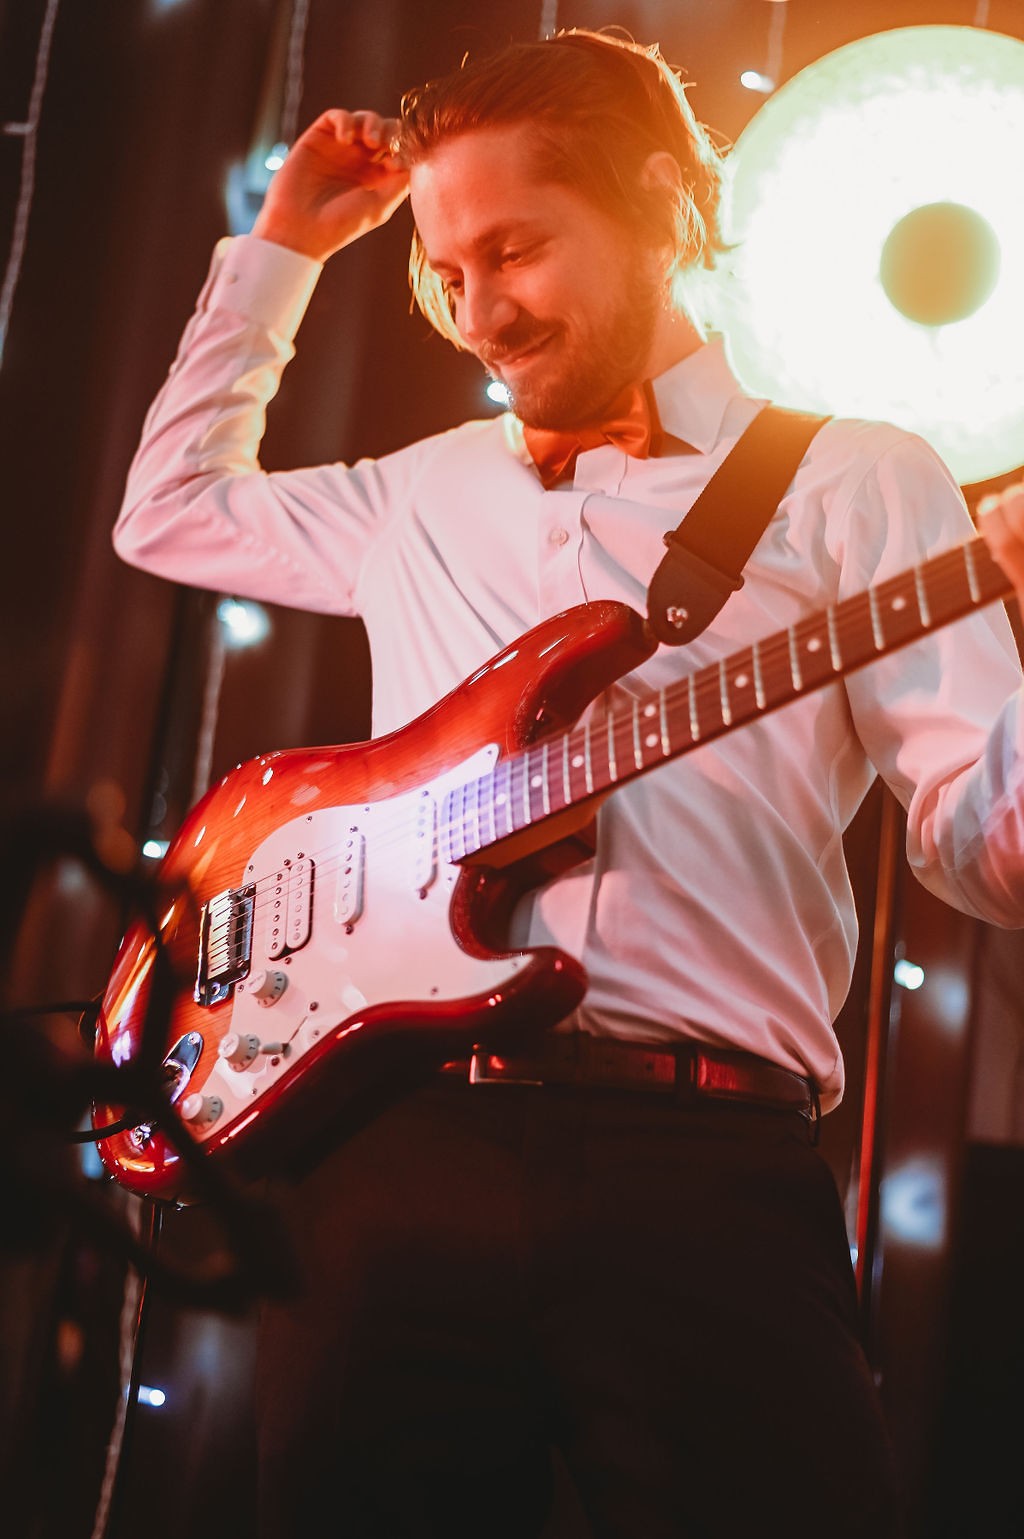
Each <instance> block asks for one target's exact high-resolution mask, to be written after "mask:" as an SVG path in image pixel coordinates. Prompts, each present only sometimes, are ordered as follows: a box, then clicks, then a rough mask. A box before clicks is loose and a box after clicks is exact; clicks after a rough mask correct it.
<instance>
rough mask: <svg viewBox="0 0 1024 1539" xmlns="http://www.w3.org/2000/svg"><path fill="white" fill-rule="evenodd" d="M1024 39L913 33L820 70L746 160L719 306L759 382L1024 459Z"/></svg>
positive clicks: (962, 461)
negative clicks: (730, 251) (1023, 343)
mask: <svg viewBox="0 0 1024 1539" xmlns="http://www.w3.org/2000/svg"><path fill="white" fill-rule="evenodd" d="M1022 187H1024V42H1021V41H1019V40H1018V39H1016V38H1011V37H1006V36H1003V35H1002V34H1000V33H995V32H987V31H984V30H982V29H980V28H976V27H905V28H901V29H898V30H895V31H892V32H883V33H878V34H875V35H874V36H872V37H867V38H862V39H861V40H860V41H859V42H855V43H851V44H848V45H847V46H846V47H844V48H840V49H837V50H836V51H835V52H834V53H831V54H827V55H826V56H825V57H824V58H822V59H819V60H817V61H816V62H815V63H814V64H811V65H809V66H808V67H807V68H806V69H804V70H801V71H800V73H799V74H797V75H795V76H794V77H793V78H792V79H791V80H789V81H788V82H787V83H786V84H785V85H783V86H782V87H781V88H780V90H779V91H777V92H776V94H775V95H774V96H773V97H771V98H770V99H769V100H768V101H767V102H766V103H765V104H764V106H763V107H761V108H760V109H759V110H758V112H757V113H756V114H755V116H754V117H753V119H752V120H751V121H750V123H749V124H748V125H747V127H746V128H745V129H744V130H743V132H742V133H741V134H740V136H739V138H738V139H737V141H736V144H735V146H734V148H733V150H732V153H731V155H730V156H729V159H728V170H727V178H726V197H725V233H726V237H727V239H728V240H729V241H731V242H734V243H736V249H735V250H734V251H733V252H732V253H731V255H730V256H729V257H728V258H727V260H726V263H725V265H724V268H723V271H722V277H721V282H720V283H719V284H718V285H717V293H716V297H715V299H714V300H713V314H712V321H713V323H714V324H715V325H716V326H717V327H718V328H719V329H720V330H721V331H723V332H724V334H725V338H726V344H727V347H728V351H729V355H730V358H731V360H732V363H733V367H734V368H735V370H736V372H737V374H738V375H739V377H740V379H741V380H742V381H743V382H744V384H745V385H746V386H747V387H748V388H749V389H750V390H752V391H753V392H754V393H756V394H759V395H765V396H771V397H773V398H774V399H775V400H776V401H778V402H779V403H780V404H784V405H790V406H796V407H800V408H802V409H804V410H810V411H819V412H831V413H834V414H836V415H841V416H857V417H875V418H884V419H887V420H889V421H891V422H896V423H898V424H899V425H900V426H901V427H905V428H909V429H910V430H911V431H913V432H917V433H920V434H921V435H922V437H924V438H926V439H928V440H929V442H930V443H932V444H933V445H934V447H935V448H936V449H937V450H938V452H939V453H940V454H941V455H942V457H943V458H944V459H945V460H946V462H947V464H948V465H949V466H950V468H951V470H952V471H953V473H954V475H956V476H957V478H958V480H959V481H960V482H961V484H962V485H968V484H970V483H974V482H978V481H983V480H988V479H990V478H992V477H994V476H998V475H1001V474H1003V473H1004V472H1007V471H1011V470H1015V469H1016V468H1017V467H1018V466H1020V465H1021V464H1022V463H1024V346H1022V337H1024V325H1022V323H1024V197H1022V195H1021V188H1022Z"/></svg>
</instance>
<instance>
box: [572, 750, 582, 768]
mask: <svg viewBox="0 0 1024 1539" xmlns="http://www.w3.org/2000/svg"><path fill="white" fill-rule="evenodd" d="M572 767H573V769H582V768H583V755H582V754H581V753H574V754H573V756H572Z"/></svg>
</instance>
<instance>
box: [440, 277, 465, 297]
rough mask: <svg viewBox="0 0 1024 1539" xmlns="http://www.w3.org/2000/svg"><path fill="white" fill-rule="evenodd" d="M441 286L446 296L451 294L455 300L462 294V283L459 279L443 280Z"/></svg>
mask: <svg viewBox="0 0 1024 1539" xmlns="http://www.w3.org/2000/svg"><path fill="white" fill-rule="evenodd" d="M442 286H443V288H444V291H445V293H446V294H452V295H454V296H455V297H456V298H457V297H458V296H459V295H460V294H461V293H462V288H463V283H462V279H461V278H445V279H444V280H443V283H442Z"/></svg>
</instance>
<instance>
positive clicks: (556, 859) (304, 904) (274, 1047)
mask: <svg viewBox="0 0 1024 1539" xmlns="http://www.w3.org/2000/svg"><path fill="white" fill-rule="evenodd" d="M652 650H653V644H652V642H651V641H650V640H649V639H648V638H647V636H646V635H645V633H644V629H643V625H642V622H641V621H640V619H639V617H638V616H637V615H636V614H634V613H633V611H632V610H630V609H628V608H626V607H625V606H623V605H619V604H612V603H600V604H592V605H584V606H581V607H580V608H579V609H576V610H571V611H568V612H567V613H566V614H564V615H559V616H556V617H555V618H554V619H552V620H550V621H547V622H545V623H544V624H543V625H541V626H538V627H537V628H536V629H535V630H533V631H531V632H529V633H528V635H527V636H525V637H523V638H521V640H520V641H519V642H518V643H517V644H516V645H515V646H514V647H509V648H507V649H506V650H505V651H504V652H501V653H499V654H498V655H497V656H496V657H495V658H493V659H492V660H491V661H490V662H489V663H487V664H486V665H484V667H482V668H481V669H479V670H478V671H477V672H476V673H475V674H473V675H472V676H471V677H470V678H469V679H468V680H466V681H465V682H464V683H463V684H461V685H460V686H459V687H458V688H457V689H456V690H455V691H453V692H452V694H450V695H448V696H447V697H446V698H445V699H444V700H443V701H442V702H441V703H440V704H439V705H437V706H435V707H434V708H432V709H431V710H430V711H428V712H427V713H426V714H424V715H423V716H421V717H420V718H418V719H417V720H416V721H415V722H413V723H411V724H410V725H409V726H408V727H406V728H403V729H402V730H401V731H399V732H396V733H392V734H390V735H389V736H387V737H383V738H379V739H376V740H374V741H371V742H367V743H360V744H354V745H350V746H341V747H328V748H314V749H303V750H299V749H295V750H286V751H283V752H278V753H271V754H267V755H266V756H261V757H259V758H256V759H253V760H250V761H249V762H247V763H245V764H242V765H240V766H238V767H237V768H236V769H234V770H233V771H231V772H230V773H229V774H228V775H226V776H225V777H224V779H223V780H222V781H221V782H220V783H219V784H218V785H217V786H215V787H214V788H213V789H212V790H211V791H210V792H209V793H208V794H207V795H206V796H205V797H204V798H203V799H202V800H201V801H200V802H199V803H198V804H197V806H196V807H195V808H194V809H193V810H192V812H191V813H190V814H189V816H188V818H187V820H186V821H185V823H184V825H183V826H182V828H181V830H180V832H179V833H178V835H177V837H176V838H175V840H174V841H173V843H172V844H171V846H170V848H169V849H168V852H167V855H166V856H165V858H164V861H163V863H162V865H161V868H160V873H159V880H158V884H157V889H156V893H155V896H154V902H153V908H154V911H155V915H157V916H158V917H155V918H154V921H153V923H152V924H150V923H147V922H145V921H144V920H142V919H139V920H137V921H135V922H134V923H133V924H132V926H131V928H130V929H129V931H128V933H127V934H126V935H125V938H124V940H123V942H122V944H121V947H120V950H119V952H118V955H117V958H116V961H115V964H114V968H113V971H112V975H111V978H110V982H109V984H108V987H107V989H106V991H105V994H104V997H103V1002H102V1009H101V1013H100V1020H99V1030H98V1034H97V1043H96V1052H97V1056H98V1057H99V1059H100V1060H101V1062H104V1063H106V1064H107V1065H109V1066H110V1067H111V1068H112V1069H115V1070H116V1069H121V1070H123V1071H124V1073H125V1081H126V1085H128V1084H131V1086H132V1091H131V1095H130V1096H129V1094H128V1091H127V1089H126V1092H125V1099H126V1101H127V1100H129V1099H130V1100H131V1101H132V1104H133V1105H135V1106H138V1107H139V1108H140V1121H139V1123H138V1125H136V1126H134V1127H132V1128H130V1129H127V1130H125V1131H119V1132H114V1133H112V1134H110V1135H109V1136H108V1137H106V1138H104V1139H102V1140H101V1141H100V1142H99V1145H98V1147H99V1150H100V1155H101V1157H102V1159H103V1162H104V1164H105V1166H106V1168H107V1169H108V1171H109V1172H110V1173H111V1174H112V1175H113V1176H114V1177H115V1178H116V1179H117V1180H118V1181H119V1182H120V1183H121V1184H122V1185H123V1186H125V1187H127V1188H128V1189H129V1190H131V1191H133V1192H135V1193H136V1194H139V1195H144V1196H147V1197H155V1198H161V1199H169V1200H173V1201H188V1200H191V1198H192V1197H193V1196H194V1195H196V1194H195V1192H194V1190H193V1188H194V1186H195V1184H196V1183H195V1181H194V1178H193V1177H192V1175H191V1174H190V1169H191V1166H192V1165H193V1164H194V1163H195V1161H194V1160H193V1159H185V1158H183V1155H182V1148H183V1146H184V1147H185V1148H186V1149H187V1148H188V1147H189V1146H190V1145H196V1146H198V1147H199V1149H201V1151H202V1153H203V1154H204V1155H206V1156H208V1157H209V1158H210V1159H212V1160H214V1161H215V1162H217V1163H218V1164H219V1163H222V1162H223V1164H224V1165H225V1168H226V1169H230V1170H231V1171H232V1172H237V1173H238V1174H240V1175H241V1176H242V1177H244V1178H251V1177H254V1176H257V1175H260V1174H264V1173H266V1172H268V1171H270V1170H273V1169H275V1168H279V1167H280V1166H281V1165H282V1164H283V1163H287V1161H288V1160H289V1159H290V1158H291V1156H292V1155H293V1154H295V1155H300V1156H301V1155H302V1154H303V1153H304V1152H306V1151H309V1150H310V1149H313V1148H315V1147H316V1145H317V1141H318V1139H319V1138H320V1137H321V1136H327V1137H331V1136H343V1133H344V1128H345V1125H346V1121H347V1120H348V1121H350V1122H351V1123H353V1124H354V1123H355V1122H357V1121H358V1120H359V1119H360V1118H361V1117H363V1116H365V1115H366V1114H367V1111H368V1110H369V1111H371V1112H372V1109H373V1107H374V1106H375V1105H376V1104H378V1103H379V1102H380V1101H381V1100H382V1099H383V1100H386V1099H387V1097H388V1096H389V1095H394V1094H396V1093H401V1091H402V1089H403V1088H405V1087H406V1086H408V1085H410V1084H412V1083H415V1082H416V1078H417V1076H419V1077H421V1078H422V1076H423V1075H424V1074H425V1073H429V1072H431V1071H432V1070H433V1069H436V1068H439V1067H440V1066H441V1065H442V1064H443V1063H444V1062H446V1061H448V1060H449V1059H451V1058H455V1057H461V1056H466V1055H468V1054H469V1053H470V1052H471V1051H472V1049H473V1047H474V1046H475V1045H476V1044H478V1043H486V1044H487V1045H488V1046H491V1047H494V1048H497V1049H500V1048H501V1046H502V1045H503V1044H505V1043H508V1042H513V1041H521V1040H522V1039H523V1036H524V1034H527V1033H529V1032H532V1031H540V1030H543V1029H545V1028H547V1027H549V1026H551V1025H553V1024H555V1023H556V1022H557V1021H559V1020H561V1019H563V1018H564V1017H565V1016H566V1015H567V1014H568V1013H569V1012H570V1011H572V1010H573V1009H574V1008H575V1006H576V1005H577V1004H578V1003H579V1001H580V999H581V998H582V996H583V993H584V990H585V988H586V977H585V974H584V972H583V969H582V967H581V965H580V964H579V962H577V961H576V960H574V959H573V958H570V957H568V956H567V955H565V954H564V953H562V952H559V951H557V950H556V949H554V948H551V947H545V948H539V949H535V950H532V951H515V950H511V949H509V948H508V944H507V938H506V937H507V922H508V918H509V916H510V914H511V911H512V908H513V907H514V905H515V902H516V901H517V900H518V898H519V897H520V896H521V895H522V894H523V893H524V892H525V891H527V890H528V889H529V888H530V887H531V886H534V885H536V884H537V883H538V882H539V881H542V880H544V879H545V878H546V877H548V876H550V875H552V874H553V873H554V872H555V871H557V870H559V869H565V868H566V867H567V866H568V865H570V864H572V863H574V862H577V861H579V860H581V859H584V858H586V856H587V855H588V854H589V853H590V852H591V849H592V844H591V843H589V842H588V840H587V837H586V828H587V826H588V825H589V824H590V822H591V821H592V816H593V810H594V808H593V803H592V802H590V803H587V802H584V803H582V804H581V805H579V806H576V807H573V808H572V809H570V810H567V811H566V812H565V813H564V814H562V815H560V816H558V817H555V818H552V819H549V820H547V821H546V822H545V823H544V824H543V826H542V827H541V828H539V829H532V830H530V833H529V837H525V838H524V837H522V836H516V837H514V838H512V839H509V840H506V841H505V842H504V844H503V843H501V842H500V841H499V842H498V843H497V844H496V845H495V844H492V845H491V847H490V848H488V849H485V850H481V851H478V852H477V853H476V854H474V855H473V856H471V857H467V858H465V859H460V860H458V861H455V860H449V859H446V858H445V855H444V849H445V839H444V838H443V837H442V835H443V832H444V828H443V819H444V818H446V817H449V816H450V810H451V806H452V802H451V798H450V797H449V793H450V792H452V791H453V790H454V791H455V792H456V793H457V792H458V788H459V787H461V786H463V785H465V784H467V783H473V782H474V781H475V779H476V777H479V776H481V775H483V774H485V773H486V772H487V771H489V770H490V769H492V768H493V767H494V765H495V764H496V763H498V762H499V761H500V760H502V759H503V758H505V757H506V756H509V755H513V754H515V753H517V752H518V751H520V750H521V749H522V748H523V747H524V745H527V744H529V743H530V742H531V741H532V740H533V739H534V738H536V737H537V736H539V735H542V734H544V733H547V732H549V731H550V730H552V729H553V728H559V727H564V726H566V725H567V724H569V723H571V722H572V721H574V720H575V718H576V717H577V716H578V715H579V714H580V712H581V711H582V710H583V709H584V708H585V706H586V705H587V704H588V703H589V702H590V701H591V700H592V699H593V697H594V696H595V695H596V694H597V693H599V691H600V690H601V689H603V688H605V687H606V686H607V685H608V684H609V683H611V682H612V681H613V680H614V679H616V678H617V677H619V676H620V675H621V674H622V673H624V672H626V671H627V670H628V669H630V668H632V667H635V666H637V664H638V663H639V662H640V661H642V660H643V659H644V658H645V657H647V656H649V655H650V653H651V651H652ZM446 797H448V798H449V799H448V801H447V802H446ZM459 805H460V806H461V810H462V816H465V815H466V810H465V807H464V805H463V804H459ZM446 809H447V810H446ZM471 810H472V809H470V811H471ZM147 1068H148V1069H149V1070H150V1074H149V1078H148V1079H146V1078H145V1076H144V1075H142V1074H140V1071H144V1070H146V1069H147ZM133 1073H134V1075H135V1078H132V1074H133ZM114 1078H115V1079H116V1074H115V1075H114ZM140 1078H141V1082H142V1083H143V1084H149V1085H150V1086H151V1087H152V1086H157V1085H159V1086H161V1087H162V1088H159V1089H156V1090H155V1091H153V1092H152V1093H151V1094H146V1095H145V1096H144V1098H142V1099H140V1098H139V1097H138V1094H137V1091H138V1085H139V1083H140ZM125 1115H126V1107H125V1105H124V1104H121V1105H118V1104H113V1103H111V1104H97V1105H96V1107H95V1108H94V1117H93V1120H94V1125H95V1126H96V1127H97V1128H102V1127H104V1126H108V1125H110V1124H111V1123H114V1122H116V1121H118V1120H122V1119H123V1118H124V1117H125ZM128 1115H129V1116H131V1115H134V1113H129V1114H128ZM183 1134H184V1137H183Z"/></svg>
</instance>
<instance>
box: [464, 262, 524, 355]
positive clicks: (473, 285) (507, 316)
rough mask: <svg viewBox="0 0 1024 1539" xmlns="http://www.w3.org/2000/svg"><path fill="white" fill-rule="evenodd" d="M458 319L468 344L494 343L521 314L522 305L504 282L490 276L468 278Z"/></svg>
mask: <svg viewBox="0 0 1024 1539" xmlns="http://www.w3.org/2000/svg"><path fill="white" fill-rule="evenodd" d="M463 283H464V288H463V292H462V295H461V296H460V298H459V300H458V302H457V304H456V309H455V321H456V325H457V326H458V328H459V332H460V334H461V336H462V340H463V341H464V342H465V343H466V345H467V347H470V348H473V349H476V348H479V347H482V346H483V344H484V343H486V342H493V341H494V340H495V339H496V338H497V337H499V336H500V335H501V333H502V332H503V331H504V330H505V329H506V328H507V327H509V326H510V325H511V324H512V322H513V321H514V320H515V319H516V317H517V315H518V314H519V306H518V305H517V304H516V302H515V300H514V299H513V298H512V296H511V295H510V294H509V292H508V290H507V289H506V288H505V286H504V284H502V283H500V282H496V281H495V280H494V279H489V278H476V279H470V278H468V277H467V278H464V280H463Z"/></svg>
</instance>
